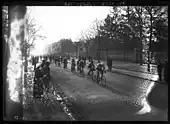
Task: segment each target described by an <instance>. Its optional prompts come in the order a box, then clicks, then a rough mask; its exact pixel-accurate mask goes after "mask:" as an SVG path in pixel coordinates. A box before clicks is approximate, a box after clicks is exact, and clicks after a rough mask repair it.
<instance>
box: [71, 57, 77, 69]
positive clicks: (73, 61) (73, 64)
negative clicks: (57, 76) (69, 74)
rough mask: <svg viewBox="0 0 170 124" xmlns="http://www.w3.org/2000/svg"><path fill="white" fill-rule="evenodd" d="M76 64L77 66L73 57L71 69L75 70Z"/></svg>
mask: <svg viewBox="0 0 170 124" xmlns="http://www.w3.org/2000/svg"><path fill="white" fill-rule="evenodd" d="M75 66H76V62H75V60H74V59H72V62H71V71H75Z"/></svg>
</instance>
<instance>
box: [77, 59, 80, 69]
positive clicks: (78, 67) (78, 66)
mask: <svg viewBox="0 0 170 124" xmlns="http://www.w3.org/2000/svg"><path fill="white" fill-rule="evenodd" d="M79 63H80V59H78V60H77V71H79V70H80V64H79Z"/></svg>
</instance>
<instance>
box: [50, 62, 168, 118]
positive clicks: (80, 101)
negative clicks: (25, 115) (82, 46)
mask: <svg viewBox="0 0 170 124" xmlns="http://www.w3.org/2000/svg"><path fill="white" fill-rule="evenodd" d="M50 68H51V75H52V81H51V82H52V83H53V85H54V86H55V85H56V84H59V85H60V89H61V90H62V92H63V93H64V94H65V95H66V96H67V97H68V99H69V101H70V102H71V103H72V109H74V111H76V112H75V113H78V114H79V115H80V117H79V118H78V120H114V121H116V120H117V121H128V120H129V121H131V120H165V116H166V113H167V111H165V110H162V109H158V108H155V107H153V106H150V105H149V104H148V103H147V100H146V97H147V95H148V94H149V92H150V91H151V90H152V88H153V87H154V85H155V83H154V82H150V81H146V80H142V79H138V78H132V77H129V76H125V75H120V74H115V73H107V74H106V78H107V85H108V87H110V88H104V87H102V86H99V85H98V84H95V83H93V82H92V80H90V79H89V78H88V77H87V76H82V75H79V74H77V73H72V72H70V71H69V70H68V71H66V70H63V69H62V68H60V67H56V66H54V65H53V64H51V66H50ZM68 68H70V64H68ZM85 73H86V74H87V69H85Z"/></svg>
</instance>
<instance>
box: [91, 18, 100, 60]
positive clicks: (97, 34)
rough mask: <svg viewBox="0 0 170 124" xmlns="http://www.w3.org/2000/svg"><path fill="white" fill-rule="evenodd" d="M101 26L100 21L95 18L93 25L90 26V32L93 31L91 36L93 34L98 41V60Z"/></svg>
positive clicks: (98, 55)
mask: <svg viewBox="0 0 170 124" xmlns="http://www.w3.org/2000/svg"><path fill="white" fill-rule="evenodd" d="M101 26H102V21H100V20H97V19H95V21H94V22H93V26H92V32H93V36H95V37H96V38H97V41H98V50H97V57H98V62H100V51H101V46H100V43H101V30H100V29H101Z"/></svg>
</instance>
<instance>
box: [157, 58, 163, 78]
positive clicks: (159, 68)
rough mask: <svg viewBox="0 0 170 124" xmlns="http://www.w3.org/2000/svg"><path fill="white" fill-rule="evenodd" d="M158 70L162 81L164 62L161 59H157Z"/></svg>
mask: <svg viewBox="0 0 170 124" xmlns="http://www.w3.org/2000/svg"><path fill="white" fill-rule="evenodd" d="M157 72H158V76H159V80H160V81H162V63H161V61H160V60H159V59H158V61H157Z"/></svg>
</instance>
